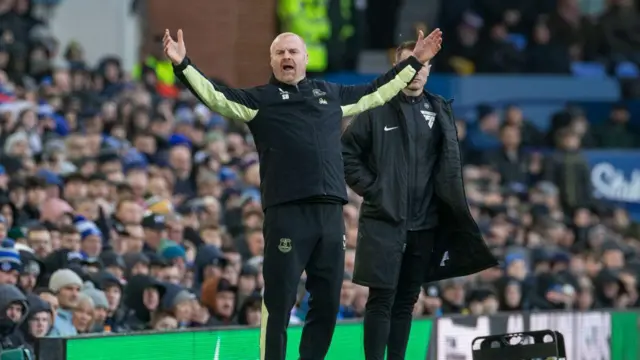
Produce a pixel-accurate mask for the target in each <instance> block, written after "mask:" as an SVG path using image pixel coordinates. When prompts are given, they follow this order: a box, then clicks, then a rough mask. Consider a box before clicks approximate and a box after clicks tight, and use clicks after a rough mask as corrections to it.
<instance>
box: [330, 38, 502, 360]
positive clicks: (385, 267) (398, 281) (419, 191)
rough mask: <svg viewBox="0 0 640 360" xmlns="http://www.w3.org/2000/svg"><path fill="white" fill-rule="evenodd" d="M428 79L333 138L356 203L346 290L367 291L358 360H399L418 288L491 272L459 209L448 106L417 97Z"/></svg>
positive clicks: (407, 47)
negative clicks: (354, 242)
mask: <svg viewBox="0 0 640 360" xmlns="http://www.w3.org/2000/svg"><path fill="white" fill-rule="evenodd" d="M414 45H415V42H408V43H404V44H402V45H401V46H400V47H399V48H398V50H397V51H396V61H402V59H404V58H405V57H407V56H409V55H410V54H411V50H412V49H413V46H414ZM428 75H429V65H428V64H427V65H426V66H425V67H424V68H423V69H422V70H421V71H420V72H419V73H418V74H417V76H416V77H415V78H414V80H413V81H412V82H411V83H410V84H409V85H408V86H407V88H405V89H404V90H403V92H402V93H401V94H399V95H398V96H396V98H394V99H393V100H392V101H391V102H389V103H388V104H386V105H384V106H382V107H379V108H377V109H373V110H369V111H367V112H364V113H362V114H360V115H359V116H357V117H356V118H355V119H354V120H353V121H352V122H351V124H350V125H349V126H348V127H347V129H346V130H345V132H344V134H343V136H342V143H343V150H342V156H343V158H344V166H345V176H346V181H347V184H348V185H349V187H351V189H353V190H354V191H355V192H356V193H358V194H359V195H360V196H362V197H363V198H364V202H363V204H362V208H361V209H360V223H359V229H358V231H359V233H358V243H357V246H356V261H355V270H354V276H353V282H354V283H357V284H360V285H364V286H368V287H369V299H368V301H367V306H366V312H365V319H364V348H365V357H366V359H367V360H378V359H380V360H382V359H384V352H385V347H386V348H387V356H388V357H387V359H388V360H398V359H404V355H405V351H406V347H407V341H408V338H409V332H410V328H411V312H412V309H413V305H414V304H415V302H416V301H417V299H418V295H419V293H420V287H421V285H422V284H423V283H425V282H430V281H436V280H442V279H447V278H452V277H458V276H464V275H469V274H473V273H476V272H479V271H481V270H484V269H487V268H490V267H493V266H496V265H498V262H497V261H496V259H495V258H494V257H493V256H492V254H491V252H490V251H489V249H488V247H487V246H486V244H485V242H484V240H483V239H482V236H481V234H480V230H479V229H478V226H477V225H476V223H475V221H474V220H473V218H472V217H471V214H470V212H469V209H468V204H467V200H466V196H465V191H464V185H463V182H462V164H461V161H460V150H459V146H458V137H457V133H456V127H455V123H454V117H453V113H452V110H451V102H450V101H445V100H444V99H443V98H442V97H440V96H437V95H432V94H430V93H428V92H425V91H424V85H425V83H426V81H427V77H428Z"/></svg>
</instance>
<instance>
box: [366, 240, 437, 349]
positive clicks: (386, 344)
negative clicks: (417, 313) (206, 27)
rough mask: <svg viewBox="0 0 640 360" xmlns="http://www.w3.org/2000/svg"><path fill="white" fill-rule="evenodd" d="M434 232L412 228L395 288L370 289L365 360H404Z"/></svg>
mask: <svg viewBox="0 0 640 360" xmlns="http://www.w3.org/2000/svg"><path fill="white" fill-rule="evenodd" d="M434 238H435V232H434V231H432V230H425V231H410V232H408V234H407V247H406V249H405V252H404V255H403V257H402V265H401V268H400V278H399V279H398V285H397V286H396V288H395V289H379V288H369V299H368V300H367V306H366V310H365V315H364V354H365V359H366V360H383V359H384V350H385V348H386V349H387V360H403V359H404V355H405V352H406V350H407V342H408V341H409V333H410V331H411V313H412V311H413V306H414V305H415V303H416V301H417V300H418V296H419V295H420V287H421V285H422V283H423V279H424V274H425V271H426V267H427V266H428V262H429V257H430V255H431V251H432V249H433V243H434Z"/></svg>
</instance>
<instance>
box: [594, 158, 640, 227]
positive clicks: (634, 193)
mask: <svg viewBox="0 0 640 360" xmlns="http://www.w3.org/2000/svg"><path fill="white" fill-rule="evenodd" d="M585 157H586V158H587V161H588V162H589V166H590V167H591V183H592V184H593V190H594V195H595V196H596V198H599V199H602V200H606V201H610V202H612V203H615V204H617V205H621V206H624V207H626V208H627V210H628V211H629V213H630V214H631V216H632V217H633V218H634V219H635V220H636V221H640V151H585Z"/></svg>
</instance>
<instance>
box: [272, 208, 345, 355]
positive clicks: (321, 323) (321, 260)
mask: <svg viewBox="0 0 640 360" xmlns="http://www.w3.org/2000/svg"><path fill="white" fill-rule="evenodd" d="M264 238H265V248H264V263H263V272H264V302H263V307H262V324H261V325H262V329H261V335H260V351H261V356H260V359H261V360H284V359H285V352H286V348H287V332H286V330H287V326H288V325H289V316H290V314H291V309H292V308H293V306H294V305H295V303H296V296H297V294H298V285H299V284H300V276H301V275H302V272H303V270H304V271H306V274H307V279H306V283H305V287H306V289H307V291H308V292H309V294H310V298H309V312H308V313H307V317H306V321H305V324H304V328H303V330H302V339H301V342H300V359H301V360H315V359H318V360H320V359H324V357H325V355H326V354H327V351H328V350H329V345H330V344H331V338H332V337H333V330H334V328H335V326H336V318H337V315H338V310H339V308H340V289H341V287H342V280H343V278H344V250H345V246H346V241H345V237H344V220H343V217H342V205H340V204H331V203H327V204H325V203H292V204H285V205H279V206H274V207H270V208H268V209H267V210H266V212H265V219H264Z"/></svg>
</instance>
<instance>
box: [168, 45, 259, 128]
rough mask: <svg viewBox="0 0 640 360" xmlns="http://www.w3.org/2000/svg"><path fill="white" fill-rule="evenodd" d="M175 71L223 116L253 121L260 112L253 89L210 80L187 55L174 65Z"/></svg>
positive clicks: (195, 92) (205, 102) (204, 102)
mask: <svg viewBox="0 0 640 360" xmlns="http://www.w3.org/2000/svg"><path fill="white" fill-rule="evenodd" d="M173 72H174V73H175V74H176V77H177V78H178V79H180V81H181V82H182V83H183V84H184V85H185V86H186V87H187V88H189V90H190V91H191V93H193V95H195V96H196V97H197V98H198V99H199V100H200V101H201V102H202V103H203V104H204V105H206V106H207V107H208V108H209V109H211V110H213V111H215V112H217V113H219V114H220V115H222V116H225V117H228V118H230V119H234V120H241V121H251V120H253V118H255V117H256V115H257V114H258V107H259V99H258V96H257V93H256V92H255V91H253V90H252V89H232V88H229V87H226V86H222V85H219V84H216V83H215V82H212V81H209V79H207V78H206V77H205V76H204V75H203V74H202V73H201V72H200V70H198V69H197V68H196V67H195V66H194V65H193V64H191V61H190V60H189V58H186V57H185V58H184V60H183V61H182V63H180V64H179V65H174V67H173Z"/></svg>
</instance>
